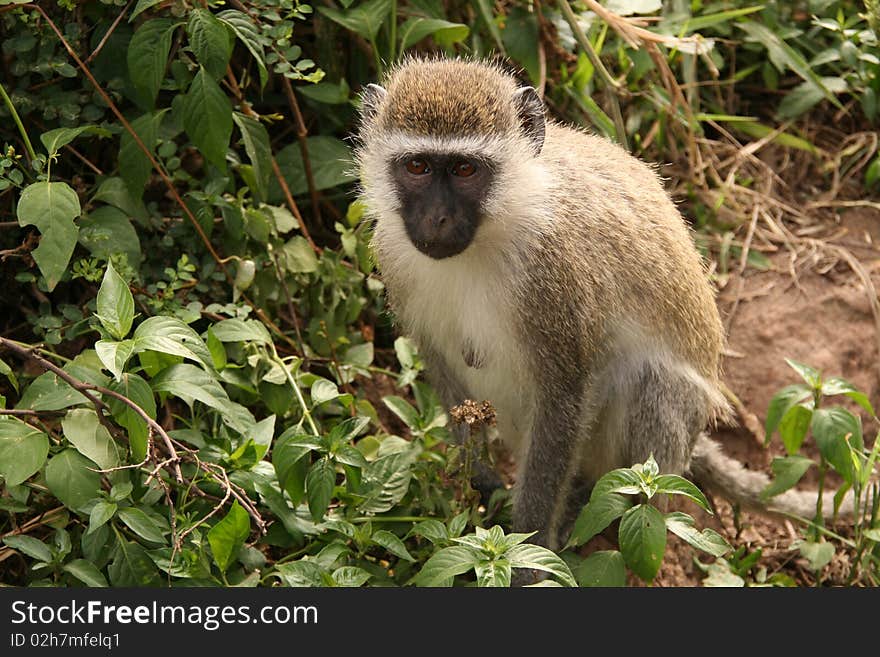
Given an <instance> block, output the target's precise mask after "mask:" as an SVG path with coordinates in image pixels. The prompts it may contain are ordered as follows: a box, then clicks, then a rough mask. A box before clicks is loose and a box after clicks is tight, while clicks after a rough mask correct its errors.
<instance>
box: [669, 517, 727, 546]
mask: <svg viewBox="0 0 880 657" xmlns="http://www.w3.org/2000/svg"><path fill="white" fill-rule="evenodd" d="M666 528H667V529H668V530H669V531H671V532H672V533H673V534H675V535H676V536H678V537H679V538H681V539H682V540H684V541H685V542H687V543H688V544H690V545H692V546H694V547H695V548H697V549H698V550H702V551H703V552H708V553H709V554H711V555H712V556H713V557H722V556H724V555H725V554H727V553H728V552H730V551H731V550H732V549H733V548H732V547H731V546H730V543H728V542H727V540H725V538H724V537H723V536H722V535H721V534H719V533H718V532H716V531H715V530H714V529H708V528H706V529H704V530H703V531H702V532H701V531H700V530H698V529H697V528H696V527H694V519H693V518H692V517H691V516H689V515H688V514H686V513H681V512H679V511H673V512H672V513H668V514H667V515H666Z"/></svg>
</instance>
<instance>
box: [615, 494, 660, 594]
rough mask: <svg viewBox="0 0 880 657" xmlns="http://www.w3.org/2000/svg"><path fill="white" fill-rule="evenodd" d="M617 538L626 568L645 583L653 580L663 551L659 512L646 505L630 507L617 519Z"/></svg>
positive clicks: (658, 568)
mask: <svg viewBox="0 0 880 657" xmlns="http://www.w3.org/2000/svg"><path fill="white" fill-rule="evenodd" d="M618 540H619V542H620V552H621V554H623V558H624V560H625V561H626V565H627V566H628V567H629V569H630V570H632V571H633V572H634V573H635V574H636V575H638V576H639V577H641V578H642V579H643V580H644V581H646V582H650V581H651V580H653V579H654V577H655V576H656V575H657V571H659V570H660V564H661V563H662V562H663V553H664V552H665V551H666V523H665V521H664V518H663V515H662V514H661V513H660V512H659V511H658V510H657V509H656V508H654V507H653V506H651V505H650V504H639V505H638V506H634V507H633V508H631V509H630V510H629V511H627V512H626V513H624V514H623V518H621V520H620V532H619V533H618Z"/></svg>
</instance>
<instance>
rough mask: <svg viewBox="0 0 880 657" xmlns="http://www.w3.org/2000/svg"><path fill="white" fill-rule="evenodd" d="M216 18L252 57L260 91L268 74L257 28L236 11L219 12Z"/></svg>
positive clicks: (250, 20)
mask: <svg viewBox="0 0 880 657" xmlns="http://www.w3.org/2000/svg"><path fill="white" fill-rule="evenodd" d="M217 18H218V19H219V20H221V21H223V22H224V23H226V25H228V26H229V27H230V28H232V31H233V32H235V36H236V37H238V40H239V41H241V43H242V44H243V45H244V47H245V48H247V49H248V52H250V53H251V55H253V58H254V61H256V62H257V69H258V72H259V76H260V89H261V90H262V89H263V87H265V86H266V81H267V80H268V79H269V74H268V71H267V70H266V61H265V53H264V50H263V43H262V41H261V40H260V31H259V28H257V26H256V25H254V22H253V20H252V19H251V18H250V17H249V16H248V15H247V14H245V13H244V12H241V11H238V10H236V9H227V10H226V11H221V12H220V13H219V14H217Z"/></svg>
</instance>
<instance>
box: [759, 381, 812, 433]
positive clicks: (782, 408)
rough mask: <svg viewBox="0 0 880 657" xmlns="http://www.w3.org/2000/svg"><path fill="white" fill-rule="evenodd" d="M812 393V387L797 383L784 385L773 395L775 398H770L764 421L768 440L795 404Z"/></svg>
mask: <svg viewBox="0 0 880 657" xmlns="http://www.w3.org/2000/svg"><path fill="white" fill-rule="evenodd" d="M810 395H812V391H811V390H810V388H808V387H807V386H805V385H804V384H802V383H796V384H794V385H790V386H786V387H784V388H783V389H782V390H780V391H779V392H777V393H776V394H775V395H774V396H773V399H771V400H770V406H769V407H768V408H767V419H766V421H765V422H764V431H766V433H767V441H768V442H769V441H770V438H771V437H772V436H773V432H774V431H776V428H777V427H778V426H779V423H780V422H782V418H783V417H785V414H786V413H788V411H789V410H791V408H792V407H793V406H794V405H795V404H798V403H799V402H802V401H803V400H804V399H806V398H807V397H809V396H810Z"/></svg>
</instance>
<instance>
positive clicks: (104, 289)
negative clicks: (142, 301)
mask: <svg viewBox="0 0 880 657" xmlns="http://www.w3.org/2000/svg"><path fill="white" fill-rule="evenodd" d="M97 306H98V313H97V315H98V319H99V320H100V321H101V325H102V326H103V327H104V328H105V329H106V330H107V331H108V332H109V333H110V334H111V335H112V336H113V337H114V338H116V339H117V340H122V339H124V338H125V336H126V335H128V332H129V331H130V330H131V324H132V322H133V321H134V297H133V296H132V294H131V290H129V289H128V283H126V282H125V279H124V278H122V276H120V275H119V274H117V273H116V270H115V269H113V264H112V263H110V262H108V263H107V269H106V271H105V272H104V280H103V281H102V282H101V287H100V288H99V289H98V299H97Z"/></svg>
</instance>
